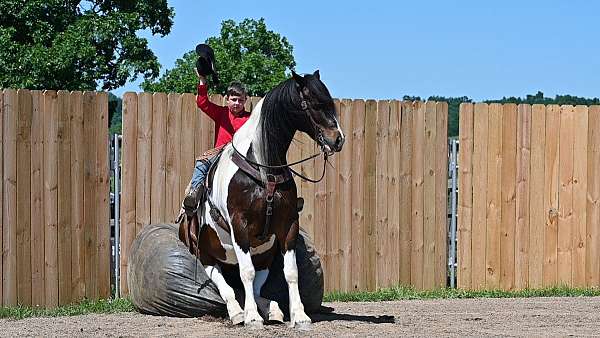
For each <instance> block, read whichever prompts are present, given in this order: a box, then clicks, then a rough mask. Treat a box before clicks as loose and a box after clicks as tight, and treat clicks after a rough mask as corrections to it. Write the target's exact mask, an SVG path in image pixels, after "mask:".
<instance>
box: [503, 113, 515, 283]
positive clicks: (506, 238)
mask: <svg viewBox="0 0 600 338" xmlns="http://www.w3.org/2000/svg"><path fill="white" fill-rule="evenodd" d="M501 180H502V182H501V184H502V188H501V194H502V212H501V217H502V221H501V223H500V227H501V230H500V231H501V237H500V238H501V239H500V287H501V288H502V289H504V290H511V289H513V288H514V285H515V284H514V283H515V220H516V206H517V205H516V200H515V195H516V182H517V105H516V104H510V103H509V104H504V105H503V113H502V175H501Z"/></svg>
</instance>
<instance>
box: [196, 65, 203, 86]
mask: <svg viewBox="0 0 600 338" xmlns="http://www.w3.org/2000/svg"><path fill="white" fill-rule="evenodd" d="M194 72H196V76H197V77H198V83H199V84H201V85H205V84H206V77H204V75H200V74H198V69H196V68H194Z"/></svg>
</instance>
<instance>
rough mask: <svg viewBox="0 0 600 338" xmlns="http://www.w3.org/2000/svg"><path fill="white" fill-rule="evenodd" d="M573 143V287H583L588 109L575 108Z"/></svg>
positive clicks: (583, 107) (584, 107) (585, 107)
mask: <svg viewBox="0 0 600 338" xmlns="http://www.w3.org/2000/svg"><path fill="white" fill-rule="evenodd" d="M573 118H574V138H575V140H574V143H573V165H574V167H573V233H572V237H571V239H572V244H571V246H572V248H573V252H572V268H571V275H572V278H573V286H576V287H583V286H585V284H586V281H585V260H586V257H585V253H586V247H585V246H586V230H587V228H586V219H587V216H586V204H587V203H586V201H587V189H588V177H587V153H588V149H587V148H588V144H587V142H588V107H587V106H583V105H578V106H576V107H575V116H574V117H573Z"/></svg>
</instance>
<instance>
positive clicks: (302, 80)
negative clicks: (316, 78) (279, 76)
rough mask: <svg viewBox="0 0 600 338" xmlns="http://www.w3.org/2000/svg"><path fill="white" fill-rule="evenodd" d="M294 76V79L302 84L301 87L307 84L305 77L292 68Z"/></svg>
mask: <svg viewBox="0 0 600 338" xmlns="http://www.w3.org/2000/svg"><path fill="white" fill-rule="evenodd" d="M292 77H293V78H294V81H296V83H297V84H298V85H299V86H300V87H304V86H305V81H304V78H303V77H302V76H300V75H298V74H296V72H295V71H293V70H292Z"/></svg>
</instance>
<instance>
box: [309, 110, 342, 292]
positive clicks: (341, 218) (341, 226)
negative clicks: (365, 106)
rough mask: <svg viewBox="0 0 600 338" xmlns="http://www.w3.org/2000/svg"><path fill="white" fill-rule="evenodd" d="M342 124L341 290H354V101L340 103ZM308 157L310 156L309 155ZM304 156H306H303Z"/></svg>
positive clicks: (340, 155) (340, 165) (340, 171)
mask: <svg viewBox="0 0 600 338" xmlns="http://www.w3.org/2000/svg"><path fill="white" fill-rule="evenodd" d="M339 113H340V124H341V126H342V130H343V131H344V135H345V136H346V141H345V143H344V148H343V149H342V151H341V152H340V154H339V157H340V162H339V164H338V167H339V175H340V180H339V184H340V186H339V203H340V205H339V206H340V228H339V231H340V255H341V257H340V290H341V291H346V292H347V291H350V290H352V176H353V172H352V160H353V159H352V146H353V144H352V139H353V137H352V128H353V127H352V101H351V100H347V99H344V100H342V101H341V102H340V109H339ZM307 155H308V154H307ZM303 156H306V155H304V154H303Z"/></svg>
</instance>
